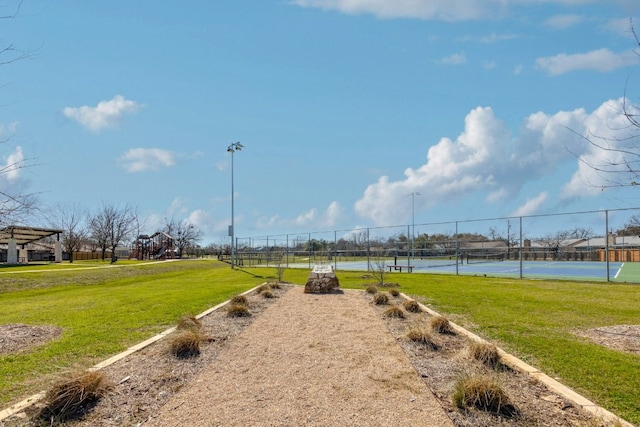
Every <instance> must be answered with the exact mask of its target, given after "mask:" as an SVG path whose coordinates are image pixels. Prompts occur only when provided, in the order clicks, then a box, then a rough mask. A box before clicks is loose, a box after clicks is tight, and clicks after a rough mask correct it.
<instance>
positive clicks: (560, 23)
mask: <svg viewBox="0 0 640 427" xmlns="http://www.w3.org/2000/svg"><path fill="white" fill-rule="evenodd" d="M583 21H584V17H583V16H581V15H556V16H552V17H551V18H549V19H547V20H546V21H545V23H544V25H546V26H547V27H551V28H556V29H566V28H570V27H573V26H575V25H578V24H580V23H581V22H583Z"/></svg>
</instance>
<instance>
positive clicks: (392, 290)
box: [389, 288, 400, 297]
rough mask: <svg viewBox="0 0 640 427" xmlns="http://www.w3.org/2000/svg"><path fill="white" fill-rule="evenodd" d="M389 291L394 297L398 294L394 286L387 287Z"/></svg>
mask: <svg viewBox="0 0 640 427" xmlns="http://www.w3.org/2000/svg"><path fill="white" fill-rule="evenodd" d="M389 293H390V294H391V296H394V297H397V296H399V295H400V291H399V290H398V289H396V288H391V289H389Z"/></svg>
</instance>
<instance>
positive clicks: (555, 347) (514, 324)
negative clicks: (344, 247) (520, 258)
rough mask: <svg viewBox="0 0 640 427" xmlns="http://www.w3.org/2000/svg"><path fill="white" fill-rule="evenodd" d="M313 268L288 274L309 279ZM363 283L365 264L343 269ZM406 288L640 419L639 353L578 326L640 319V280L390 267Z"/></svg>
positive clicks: (353, 284)
mask: <svg viewBox="0 0 640 427" xmlns="http://www.w3.org/2000/svg"><path fill="white" fill-rule="evenodd" d="M306 274H307V272H306V271H304V270H302V271H295V272H294V271H290V270H288V271H287V272H286V274H285V279H286V280H290V281H295V282H299V281H304V280H305V278H306ZM337 274H338V278H339V279H340V283H341V286H342V287H343V288H359V289H362V284H363V283H364V282H366V281H369V282H371V281H372V279H363V274H364V273H363V272H340V271H338V272H337ZM385 281H388V282H397V283H399V284H400V286H401V287H400V290H401V291H402V292H404V293H406V294H409V295H412V296H414V297H415V298H416V299H418V300H419V301H421V302H423V303H426V304H427V305H429V306H431V307H433V308H434V309H436V310H437V311H439V312H441V313H442V314H445V315H446V316H447V317H449V318H450V319H451V320H453V321H454V322H456V323H458V324H460V325H462V326H464V327H466V328H467V329H470V330H472V331H474V332H476V333H478V334H479V335H481V336H483V337H484V338H486V339H488V340H490V341H492V342H495V343H496V344H498V345H499V346H501V347H502V348H503V349H505V350H506V351H508V352H510V353H513V354H515V355H516V356H518V357H520V358H521V359H523V360H525V361H526V362H528V363H530V364H531V365H533V366H535V367H537V368H539V369H541V370H543V371H544V372H545V373H547V374H548V375H550V376H552V377H556V378H558V379H559V380H560V381H561V382H562V383H564V384H565V385H567V386H569V387H571V388H573V389H574V390H576V391H577V392H579V393H581V394H583V395H584V396H585V397H587V398H589V399H591V400H593V401H594V402H596V403H597V404H599V405H601V406H603V407H604V408H607V409H609V410H611V411H612V412H614V413H615V414H617V415H619V416H621V417H623V418H624V419H626V420H628V421H630V422H632V423H635V424H639V425H640V356H636V355H633V354H629V353H622V352H619V351H613V350H608V349H607V348H604V347H601V346H599V345H596V344H592V343H590V342H589V341H587V340H586V339H583V338H580V337H578V336H577V335H575V334H574V333H573V332H574V331H577V330H583V329H589V328H596V327H602V326H612V325H622V324H624V325H639V324H640V286H638V285H628V284H618V283H609V284H605V283H581V282H568V281H553V280H519V279H503V278H486V277H472V276H452V275H432V274H406V273H405V274H398V273H393V274H385Z"/></svg>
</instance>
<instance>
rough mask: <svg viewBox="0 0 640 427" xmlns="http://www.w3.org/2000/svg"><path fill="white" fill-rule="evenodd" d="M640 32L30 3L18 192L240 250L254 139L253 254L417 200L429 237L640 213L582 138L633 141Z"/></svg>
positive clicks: (570, 0) (407, 213)
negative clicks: (186, 228) (234, 147)
mask: <svg viewBox="0 0 640 427" xmlns="http://www.w3.org/2000/svg"><path fill="white" fill-rule="evenodd" d="M16 5H17V2H13V1H9V2H5V6H4V7H3V8H2V9H1V10H0V12H2V14H4V15H9V14H12V13H13V12H14V11H15V9H16ZM639 16H640V3H638V2H637V1H636V0H628V1H623V0H621V1H615V0H610V1H595V0H593V1H590V0H547V1H544V2H540V1H530V0H459V1H450V0H446V1H445V0H438V1H434V0H396V1H393V2H392V1H381V0H261V1H248V0H216V1H189V2H177V1H162V2H152V1H148V0H143V1H135V2H131V1H120V0H112V1H109V2H86V1H68V0H61V1H56V2H49V1H44V0H24V2H23V3H22V5H21V8H20V11H19V13H18V15H17V16H16V17H15V18H13V19H3V20H0V25H1V26H2V31H1V37H0V40H1V41H2V43H3V46H5V47H6V46H8V45H13V46H15V47H16V48H18V49H22V50H24V51H30V52H32V55H31V56H30V57H29V58H28V59H24V60H21V61H18V62H14V63H11V64H5V65H2V67H1V70H2V74H1V76H2V78H1V79H0V83H1V84H2V86H1V87H0V94H1V96H2V103H1V105H2V107H1V109H0V132H1V133H2V136H3V137H4V138H7V137H11V138H10V140H9V141H7V142H6V143H5V144H4V145H2V146H1V147H0V149H1V151H0V154H1V155H2V161H3V162H4V163H5V164H6V163H10V162H11V161H15V160H16V159H18V160H19V159H20V158H24V159H26V161H27V162H28V164H31V165H32V167H29V168H24V169H21V170H19V171H16V172H14V173H12V174H5V176H3V177H2V178H1V179H0V185H2V186H3V188H5V189H7V188H8V189H11V190H12V191H15V190H20V191H23V192H30V193H39V197H40V200H41V203H42V205H43V206H54V205H56V204H62V205H73V204H80V205H82V206H83V207H84V208H86V209H87V210H88V211H95V210H97V209H98V208H99V207H100V206H101V205H102V204H103V203H108V204H116V205H124V204H128V205H130V206H132V207H135V208H136V209H137V211H138V213H139V215H140V216H141V218H143V219H144V220H145V226H146V228H148V231H149V232H153V231H155V230H156V229H158V228H159V227H160V226H161V224H162V223H163V222H164V220H165V219H176V220H180V221H181V220H186V221H189V222H191V223H193V224H195V225H197V226H198V227H199V228H200V229H201V230H202V231H203V234H204V238H203V240H202V242H201V243H202V244H207V243H211V242H214V243H215V242H220V241H221V240H223V239H225V238H226V234H227V227H228V225H229V224H230V216H231V208H230V198H231V170H230V166H231V156H230V155H229V153H227V151H226V149H227V147H228V146H229V144H231V143H234V142H236V141H240V142H241V143H242V144H243V145H244V147H245V148H244V149H243V150H242V151H240V152H236V153H235V155H234V170H235V175H234V176H235V213H236V215H235V216H236V218H235V223H236V235H237V236H265V235H273V234H280V233H299V232H307V231H315V230H334V229H339V230H340V229H349V228H353V227H375V226H382V225H397V224H408V223H410V222H411V221H412V203H411V202H412V198H411V197H410V194H411V193H416V192H418V193H420V195H419V196H416V197H415V199H414V202H415V210H414V211H413V213H414V216H415V222H416V223H429V222H438V221H451V220H464V219H470V218H483V217H501V216H512V215H531V214H544V213H557V212H570V211H583V210H592V209H616V208H628V207H635V206H640V197H639V196H638V190H637V189H634V188H623V189H610V190H605V191H602V190H601V188H600V187H601V184H602V182H601V181H600V178H599V177H598V176H596V175H595V174H594V173H593V171H592V170H590V169H589V168H588V167H586V165H585V163H584V162H581V161H580V158H582V159H585V160H587V161H591V162H597V160H598V158H599V157H601V156H602V153H599V152H598V151H597V150H594V149H593V147H592V146H590V145H589V144H588V143H586V142H585V140H584V139H582V138H580V135H589V134H592V135H598V136H601V137H605V138H616V137H617V136H619V135H620V133H619V132H627V130H621V128H622V127H623V126H624V125H625V124H624V121H623V120H621V116H620V108H621V103H622V97H623V96H624V95H625V93H626V94H627V96H628V98H629V101H630V102H631V103H636V102H637V101H638V97H639V96H640V74H639V73H640V67H639V65H640V64H639V62H640V57H639V56H638V55H637V54H636V52H638V47H637V46H636V44H635V40H634V39H633V37H632V35H631V33H630V31H629V30H630V27H629V19H630V18H634V19H635V18H637V17H639ZM636 22H638V23H640V20H637V19H636ZM639 26H640V24H639ZM634 48H636V52H634ZM3 55H4V58H5V59H6V58H8V56H7V53H6V52H5V53H4V54H3ZM616 132H618V133H616ZM624 220H626V218H623V217H620V218H619V219H618V222H619V223H620V224H614V225H613V226H614V227H615V226H616V225H621V223H622V222H623V221H624ZM39 221H46V218H43V217H41V218H31V219H29V220H28V222H30V224H29V225H42V224H34V223H33V222H39Z"/></svg>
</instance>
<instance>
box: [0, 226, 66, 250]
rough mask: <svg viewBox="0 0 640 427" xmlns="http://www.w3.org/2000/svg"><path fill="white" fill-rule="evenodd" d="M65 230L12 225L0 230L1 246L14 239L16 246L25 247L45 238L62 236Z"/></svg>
mask: <svg viewBox="0 0 640 427" xmlns="http://www.w3.org/2000/svg"><path fill="white" fill-rule="evenodd" d="M62 232H63V230H57V229H53V228H39V227H25V226H21V225H10V226H8V227H4V228H3V229H0V244H5V245H6V244H8V243H9V240H10V239H12V238H13V239H14V240H15V242H16V244H18V245H25V244H27V243H31V242H35V241H37V240H40V239H44V238H45V237H49V236H53V235H54V234H61V233H62Z"/></svg>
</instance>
